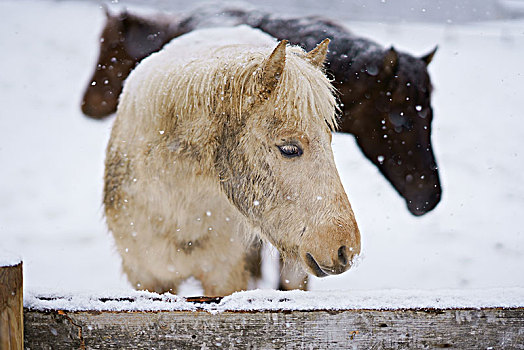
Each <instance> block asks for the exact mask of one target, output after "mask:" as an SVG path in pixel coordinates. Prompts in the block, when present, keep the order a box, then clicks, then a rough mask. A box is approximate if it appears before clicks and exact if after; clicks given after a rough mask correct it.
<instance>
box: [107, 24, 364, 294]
mask: <svg viewBox="0 0 524 350" xmlns="http://www.w3.org/2000/svg"><path fill="white" fill-rule="evenodd" d="M327 45H328V40H325V41H324V42H322V43H321V44H319V45H318V46H317V48H316V49H314V50H312V51H311V52H309V53H306V52H304V51H303V50H302V49H301V48H298V47H288V46H287V43H286V41H282V42H280V43H278V45H277V43H276V41H275V40H274V39H273V38H271V37H269V36H267V35H266V34H263V33H261V32H260V31H258V30H255V29H252V28H249V27H245V26H241V27H236V28H213V29H205V30H199V31H194V32H191V33H190V34H187V35H184V36H181V37H179V38H177V39H175V40H173V41H172V42H171V43H170V44H168V45H167V46H166V47H165V48H164V49H163V50H161V51H160V52H158V53H155V54H153V55H151V56H150V57H148V58H147V59H145V60H143V61H142V63H140V64H139V65H138V66H137V68H136V69H135V70H134V71H133V72H132V73H131V75H130V76H129V77H128V79H127V80H126V83H125V86H124V90H123V93H122V95H121V99H120V102H119V105H118V112H117V117H116V120H115V123H114V126H113V130H112V134H111V139H110V141H109V145H108V147H107V159H106V171H105V188H104V206H105V213H106V219H107V224H108V226H109V229H110V231H111V232H112V234H113V236H114V238H115V241H116V245H117V248H118V251H119V253H120V255H121V256H122V260H123V269H124V272H125V273H126V274H127V277H128V279H129V280H130V281H131V283H132V284H133V285H134V286H135V287H136V288H138V289H147V290H150V291H156V292H165V291H171V292H176V290H177V287H178V285H179V284H180V283H181V282H182V281H183V280H185V279H187V278H188V277H191V276H193V277H195V278H196V279H198V280H200V281H201V282H202V286H203V288H204V293H205V294H206V295H209V296H212V295H226V294H229V293H232V292H234V291H239V290H244V289H246V288H247V283H248V280H249V278H250V276H251V275H252V269H251V268H250V263H249V262H250V261H251V260H253V253H254V252H256V249H253V248H252V246H253V242H257V241H258V240H259V239H260V238H262V239H263V240H266V241H268V242H270V243H271V244H273V245H274V246H275V247H276V248H277V249H278V250H279V252H280V254H281V256H282V257H283V258H284V259H285V260H286V261H289V262H290V263H291V264H296V265H299V266H302V267H303V269H304V270H305V271H308V272H310V273H312V274H314V275H316V276H326V275H330V274H338V273H342V272H344V271H346V270H347V269H348V268H349V267H350V266H351V263H352V259H353V258H354V257H355V256H356V255H357V254H358V253H359V252H360V233H359V230H358V227H357V224H356V221H355V218H354V215H353V212H352V210H351V206H350V203H349V201H348V199H347V196H346V194H345V192H344V189H343V187H342V184H341V182H340V179H339V176H338V172H337V170H336V168H335V163H334V160H333V155H332V150H331V145H330V143H331V130H333V129H335V128H336V117H335V115H336V113H335V112H336V102H335V98H334V96H333V89H332V87H331V84H330V82H329V80H328V79H327V78H326V77H325V75H324V73H323V71H322V64H323V61H324V59H325V55H326V52H327ZM275 47H276V48H275Z"/></svg>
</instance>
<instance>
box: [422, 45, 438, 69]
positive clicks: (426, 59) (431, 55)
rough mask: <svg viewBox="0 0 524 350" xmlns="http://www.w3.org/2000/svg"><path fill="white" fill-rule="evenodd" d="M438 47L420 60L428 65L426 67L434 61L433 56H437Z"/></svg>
mask: <svg viewBox="0 0 524 350" xmlns="http://www.w3.org/2000/svg"><path fill="white" fill-rule="evenodd" d="M437 49H438V46H435V48H434V49H433V50H432V51H431V52H430V53H428V54H426V55H424V56H422V57H421V58H420V59H421V60H422V61H424V62H425V63H426V66H427V65H428V64H430V63H431V61H433V56H435V53H436V52H437Z"/></svg>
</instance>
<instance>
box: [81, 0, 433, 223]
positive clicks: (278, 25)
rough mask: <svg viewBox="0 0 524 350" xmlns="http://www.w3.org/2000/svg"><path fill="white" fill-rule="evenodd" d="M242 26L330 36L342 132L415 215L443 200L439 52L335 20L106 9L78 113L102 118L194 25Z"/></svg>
mask: <svg viewBox="0 0 524 350" xmlns="http://www.w3.org/2000/svg"><path fill="white" fill-rule="evenodd" d="M239 24H247V25H249V26H252V27H254V28H259V29H261V30H262V31H264V32H266V33H268V34H270V35H272V36H273V37H275V38H277V39H279V40H282V39H287V40H289V42H290V43H292V44H295V45H301V46H302V47H304V48H305V49H306V50H311V49H313V48H314V46H315V45H316V43H318V42H320V41H322V40H324V39H325V38H330V39H331V44H330V52H329V53H328V57H327V64H326V68H327V71H328V73H329V74H331V75H332V76H333V79H334V81H333V83H334V85H335V87H336V88H337V90H338V91H339V92H340V95H339V99H340V106H341V109H342V111H343V113H342V116H341V123H340V130H339V131H340V132H345V133H350V134H353V135H355V137H356V139H357V143H358V145H359V147H360V149H361V150H362V152H363V153H364V154H365V155H366V157H367V158H368V159H369V160H370V161H371V162H372V163H373V164H375V166H377V167H378V169H379V170H380V171H381V172H382V174H383V175H384V176H385V177H386V178H387V179H388V180H389V182H390V183H391V184H392V185H393V187H394V188H395V189H396V190H397V191H398V192H399V194H400V195H401V196H402V197H403V198H404V199H405V200H406V203H407V207H408V209H409V211H410V212H411V213H412V214H413V215H417V216H418V215H423V214H425V213H427V212H428V211H430V210H432V209H433V208H434V207H435V206H436V205H437V204H438V202H439V201H440V197H441V191H442V190H441V186H440V180H439V174H438V168H437V163H436V160H435V156H434V154H433V150H432V147H431V121H432V119H433V111H432V108H431V91H432V86H431V81H430V78H429V75H428V72H427V65H428V64H429V63H430V62H431V59H432V58H433V55H434V54H435V51H436V50H433V51H432V52H430V53H429V54H427V55H425V56H423V57H420V58H417V57H414V56H412V55H409V54H407V53H403V52H399V51H396V50H395V49H394V48H393V47H391V48H386V49H385V48H383V47H381V46H379V45H378V44H376V43H374V42H372V41H370V40H367V39H364V38H360V37H357V36H354V35H353V34H351V33H350V32H349V31H348V30H347V29H345V28H344V27H342V26H340V25H337V24H335V23H333V22H332V21H329V20H326V19H322V18H317V17H306V18H282V17H278V16H275V15H271V14H267V13H262V12H258V11H245V10H237V9H234V10H220V11H217V10H214V11H209V10H197V11H194V12H192V13H190V14H188V15H183V16H182V15H181V16H163V15H157V16H149V17H142V16H137V15H134V14H131V13H127V12H123V13H120V14H117V15H111V14H109V13H108V14H107V22H106V25H105V28H104V30H103V33H102V36H101V40H100V56H99V60H98V63H97V66H96V68H95V72H94V74H93V77H92V79H91V81H90V83H89V85H88V87H87V90H86V92H85V95H84V98H83V101H82V111H83V112H84V114H86V115H87V116H90V117H93V118H103V117H105V116H108V115H110V114H111V113H114V112H115V111H116V106H117V102H118V96H119V95H120V92H121V90H122V84H123V81H124V80H125V78H126V77H127V76H128V75H129V73H130V71H131V70H132V69H133V67H134V66H135V65H136V64H137V63H138V62H140V61H141V60H142V59H143V58H145V57H147V56H148V55H150V54H151V53H153V52H156V51H158V50H160V49H161V48H162V46H163V45H164V44H165V43H167V42H168V41H170V40H171V39H173V38H175V37H177V36H179V35H182V34H184V33H187V32H190V31H192V30H194V29H198V28H203V27H210V26H232V25H239Z"/></svg>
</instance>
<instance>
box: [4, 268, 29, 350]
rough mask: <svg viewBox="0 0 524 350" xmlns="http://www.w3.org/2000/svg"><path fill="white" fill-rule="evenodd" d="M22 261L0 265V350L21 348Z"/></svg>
mask: <svg viewBox="0 0 524 350" xmlns="http://www.w3.org/2000/svg"><path fill="white" fill-rule="evenodd" d="M22 313H23V285H22V263H19V264H16V265H13V266H0V350H14V349H17V350H18V349H22V346H23V340H24V328H23V322H22V317H23V314H22Z"/></svg>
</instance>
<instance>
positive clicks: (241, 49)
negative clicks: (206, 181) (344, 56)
mask: <svg viewBox="0 0 524 350" xmlns="http://www.w3.org/2000/svg"><path fill="white" fill-rule="evenodd" d="M271 50H272V48H271V47H267V48H253V47H249V46H247V45H231V46H225V47H221V48H219V49H215V50H214V52H213V54H212V55H210V57H211V59H210V60H200V59H198V58H196V59H194V60H192V61H190V62H189V63H187V64H185V65H184V66H183V69H181V70H179V71H178V72H177V76H176V81H172V82H171V83H172V84H169V85H171V86H172V87H173V88H170V89H169V90H168V91H164V94H163V95H164V96H163V98H162V100H163V101H164V102H165V101H168V100H170V101H172V103H171V107H172V108H169V110H170V113H175V114H176V115H177V116H179V117H182V118H183V117H184V115H192V114H194V113H198V114H201V113H204V114H206V115H216V114H221V113H222V114H230V115H231V114H233V115H236V116H237V117H239V116H241V115H242V113H243V112H244V109H245V108H249V107H250V105H252V104H254V103H256V101H257V98H258V92H259V91H257V90H258V89H260V86H258V85H257V79H256V76H257V74H258V73H259V71H260V69H261V68H260V67H261V65H262V63H263V61H264V60H265V59H266V58H267V57H268V56H269V55H270V53H271ZM286 53H287V54H286V64H285V67H284V71H283V74H282V76H281V77H280V81H279V84H278V85H277V88H276V90H275V91H273V92H272V93H271V94H270V95H269V98H268V101H267V103H266V105H267V106H268V107H270V108H275V107H278V109H279V110H280V113H281V114H283V115H284V116H285V118H286V119H287V122H289V123H297V124H303V123H309V122H312V123H327V125H328V127H329V128H330V129H331V130H335V129H336V128H337V115H336V114H337V104H336V99H335V96H334V93H335V91H334V88H333V87H332V85H331V83H330V81H329V79H328V78H327V77H326V76H325V74H324V73H323V71H322V70H321V69H319V68H318V67H315V66H314V65H312V64H311V63H309V62H307V61H306V60H305V59H304V57H303V56H304V54H305V52H304V51H303V50H302V49H300V48H298V47H288V48H287V52H286ZM179 68H180V67H179ZM166 92H167V93H168V94H169V95H170V96H166V95H165V94H166ZM166 97H167V99H166ZM175 102H176V103H175Z"/></svg>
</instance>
